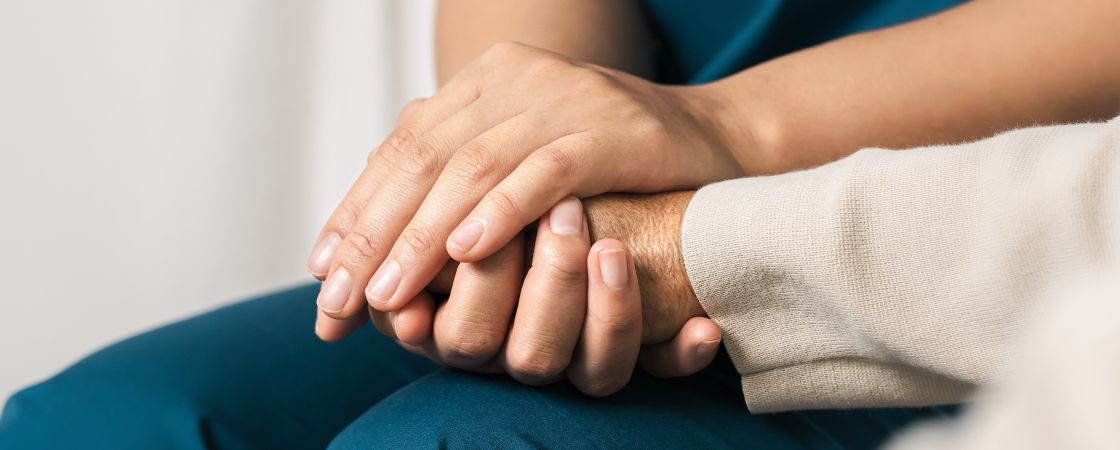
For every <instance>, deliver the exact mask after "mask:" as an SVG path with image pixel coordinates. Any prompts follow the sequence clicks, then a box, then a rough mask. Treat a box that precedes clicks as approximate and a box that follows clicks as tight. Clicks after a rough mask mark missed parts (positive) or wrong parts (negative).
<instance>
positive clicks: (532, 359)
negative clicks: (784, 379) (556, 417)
mask: <svg viewBox="0 0 1120 450" xmlns="http://www.w3.org/2000/svg"><path fill="white" fill-rule="evenodd" d="M691 195H692V193H691V192H683V193H671V194H662V195H652V196H604V197H602V198H597V199H593V200H591V201H589V202H588V205H587V211H586V218H587V220H585V218H584V211H583V210H582V208H581V204H580V202H579V201H578V200H576V199H574V198H571V197H569V198H568V199H566V200H564V201H562V202H561V203H560V204H558V205H557V206H556V207H554V208H553V209H552V210H551V211H550V213H549V214H548V215H546V216H545V217H542V219H541V220H540V222H539V223H538V224H537V226H536V232H535V233H534V238H533V240H534V242H533V244H532V246H531V247H526V246H524V245H523V244H522V243H521V242H520V240H521V238H520V237H519V238H518V239H517V240H515V242H514V243H511V245H509V246H507V247H506V248H504V249H502V250H501V251H499V252H498V253H497V254H495V255H494V256H492V257H490V258H487V259H486V260H484V261H482V262H479V263H464V264H459V265H458V266H457V270H454V271H445V272H444V273H443V274H442V275H441V277H440V278H444V277H447V276H451V277H454V281H453V282H450V281H448V280H446V279H437V282H436V283H433V286H432V287H431V289H430V290H431V291H436V292H438V291H440V290H441V289H442V288H443V287H446V286H450V287H451V292H450V295H449V296H448V297H447V299H446V301H443V302H439V301H434V300H433V297H432V295H430V294H429V293H428V292H425V293H422V294H421V295H420V296H418V297H417V298H415V299H413V300H412V301H410V302H409V303H408V306H406V307H405V308H404V309H402V310H401V311H400V312H394V313H389V314H388V315H387V316H385V317H387V320H384V318H382V317H381V316H380V315H379V313H377V312H376V311H374V313H373V314H372V315H371V316H372V317H373V319H374V323H375V324H376V325H377V327H378V329H379V330H381V331H382V333H384V334H386V335H389V336H392V337H396V338H397V339H399V340H400V342H401V343H402V345H403V346H404V347H405V348H408V349H409V350H411V351H413V352H416V353H418V354H421V355H424V356H426V357H428V358H430V359H432V360H433V361H436V362H438V363H440V364H443V365H445V366H448V367H455V368H460V369H465V370H473V371H480V372H487V373H499V372H500V373H507V374H509V375H511V376H513V377H514V378H515V379H517V380H519V381H521V382H524V383H527V384H533V385H539V384H547V383H551V382H554V381H558V380H560V379H564V378H566V379H568V380H569V381H571V382H572V384H573V385H574V386H575V387H576V388H578V389H580V390H581V391H583V392H585V393H587V394H589V395H593V396H602V395H608V394H611V393H613V392H615V391H617V390H618V389H621V388H622V387H623V386H625V384H626V382H627V381H628V380H629V378H630V375H631V373H632V371H633V369H634V367H635V362H636V361H640V365H641V366H642V367H643V368H644V369H645V370H647V371H648V372H650V373H652V374H654V375H657V376H662V377H674V376H685V375H689V374H692V373H695V372H696V371H699V370H701V369H703V368H704V367H706V366H707V365H708V363H710V362H711V360H712V358H713V357H714V356H715V353H716V350H717V348H718V345H719V342H720V336H721V333H720V330H719V328H718V326H716V325H715V323H714V322H712V321H711V320H710V319H707V318H705V317H703V314H704V313H703V310H702V309H700V307H699V304H698V302H697V301H696V298H695V296H694V295H693V294H692V291H691V287H690V286H689V285H688V281H687V279H686V277H684V276H683V266H682V263H681V257H680V253H679V234H680V229H679V227H680V218H681V217H682V216H683V212H684V209H685V207H686V206H687V202H688V200H689V199H690V198H691ZM565 213H566V214H567V215H568V217H569V219H568V220H563V219H562V218H561V219H559V220H558V219H557V217H558V216H559V215H563V214H565ZM652 213H656V214H659V215H660V217H662V220H657V221H654V222H647V221H644V220H642V219H648V218H649V217H651V216H650V215H649V214H652ZM565 223H566V224H570V225H568V226H559V227H558V226H557V224H565ZM557 228H559V229H560V230H559V231H558V230H557ZM564 230H567V232H565V231H564ZM590 230H595V232H596V233H599V234H600V235H601V236H612V237H613V238H602V239H598V241H597V242H596V243H595V245H593V246H591V247H590V248H589V247H588V243H589V242H590V239H589V238H590V235H591V232H590ZM527 248H531V250H532V252H531V255H525V253H524V252H523V249H527ZM630 248H632V249H635V250H634V251H629V250H628V249H630ZM526 256H528V259H529V261H530V267H529V268H528V270H527V272H525V271H524V269H523V267H522V266H523V262H524V261H525V260H526ZM604 267H606V268H607V269H606V270H604ZM451 272H454V273H453V274H452V273H451ZM607 273H614V274H615V275H616V276H615V277H614V280H615V281H614V282H613V283H608V282H607V281H606V280H610V279H611V277H609V276H607ZM621 273H625V274H626V275H625V276H622V280H623V281H621V282H619V281H618V276H617V275H618V274H621ZM639 286H640V287H639ZM519 290H520V292H518V291H519ZM433 309H434V325H430V324H431V322H428V321H427V320H426V318H428V317H430V316H431V315H432V314H433ZM428 326H432V330H431V332H430V333H417V332H416V331H417V330H418V328H424V327H428ZM428 336H430V337H428ZM639 353H640V356H639Z"/></svg>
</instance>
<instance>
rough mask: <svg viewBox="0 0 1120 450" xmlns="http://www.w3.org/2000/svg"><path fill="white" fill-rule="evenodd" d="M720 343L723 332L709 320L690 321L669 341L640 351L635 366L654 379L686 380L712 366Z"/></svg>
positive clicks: (696, 318)
mask: <svg viewBox="0 0 1120 450" xmlns="http://www.w3.org/2000/svg"><path fill="white" fill-rule="evenodd" d="M722 340H723V332H722V331H721V330H720V328H719V325H716V323H715V322H714V321H713V320H712V319H709V318H707V317H693V318H691V319H689V320H688V321H687V322H685V324H684V326H682V327H681V329H680V331H679V332H677V335H676V336H674V337H673V339H672V340H669V341H667V342H662V343H658V344H650V345H646V346H644V347H642V351H641V353H640V354H639V356H638V365H640V366H641V367H642V369H644V370H645V371H646V372H649V373H650V374H651V375H653V376H655V377H660V378H673V377H685V376H689V375H692V374H694V373H696V372H699V371H701V370H703V369H704V368H706V367H708V364H711V363H712V360H713V359H715V357H716V353H717V351H718V350H719V344H720V342H722Z"/></svg>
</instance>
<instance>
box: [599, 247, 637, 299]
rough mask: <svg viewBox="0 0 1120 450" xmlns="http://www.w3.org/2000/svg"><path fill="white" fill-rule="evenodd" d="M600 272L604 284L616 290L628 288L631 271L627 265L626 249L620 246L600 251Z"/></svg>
mask: <svg viewBox="0 0 1120 450" xmlns="http://www.w3.org/2000/svg"><path fill="white" fill-rule="evenodd" d="M599 274H600V275H601V276H602V277H603V284H606V285H607V287H609V288H611V289H614V290H616V291H621V290H624V289H626V283H627V282H628V281H629V279H630V271H629V270H628V269H627V267H626V251H625V250H622V249H620V248H614V249H609V250H603V251H601V252H599Z"/></svg>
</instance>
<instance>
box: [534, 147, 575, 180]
mask: <svg viewBox="0 0 1120 450" xmlns="http://www.w3.org/2000/svg"><path fill="white" fill-rule="evenodd" d="M535 156H536V158H535V161H536V162H535V164H536V166H537V168H538V169H539V170H540V171H541V173H542V175H543V176H546V177H551V178H558V179H565V178H568V177H571V176H572V175H573V174H575V171H576V160H575V159H576V158H575V156H574V155H573V154H572V153H571V152H570V151H567V150H561V149H559V148H555V147H545V148H542V149H540V150H539V151H537V152H536V153H535Z"/></svg>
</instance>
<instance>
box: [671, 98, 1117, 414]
mask: <svg viewBox="0 0 1120 450" xmlns="http://www.w3.org/2000/svg"><path fill="white" fill-rule="evenodd" d="M1118 209H1120V118H1117V119H1113V120H1112V121H1111V122H1108V123H1106V124H1078V125H1063V126H1051V127H1039V128H1029V129H1022V130H1016V131H1011V132H1008V133H1004V134H1001V135H998V136H995V137H992V138H989V139H985V140H982V141H978V142H973V143H968V144H962V145H956V146H936V147H928V148H920V149H911V150H905V151H890V150H881V149H865V150H861V151H859V152H857V153H855V154H854V155H852V156H850V157H848V158H845V159H843V160H840V161H837V162H834V163H831V164H828V165H825V166H822V167H818V168H815V169H810V170H805V171H801V172H795V173H789V174H784V175H777V176H772V177H759V178H744V179H738V180H731V181H725V182H722V183H717V184H714V185H710V186H707V187H705V188H703V189H701V190H700V191H699V192H697V194H696V196H695V197H693V200H692V202H691V204H690V205H689V207H688V210H687V212H686V215H685V221H684V226H683V237H682V250H683V253H684V260H685V265H686V267H687V271H688V276H689V279H690V281H691V282H692V284H693V287H694V289H695V291H696V294H697V297H699V299H700V301H701V303H702V304H703V306H704V310H705V311H707V312H708V314H709V315H710V316H711V317H712V318H713V319H714V320H715V321H716V322H717V323H718V324H719V325H720V326H721V327H722V328H723V330H724V333H725V334H724V342H725V343H726V345H727V349H728V352H729V353H730V354H731V357H732V359H733V360H734V362H735V365H736V367H737V368H738V370H739V372H740V373H741V374H742V375H743V393H744V395H745V397H746V402H747V405H748V406H749V407H750V408H751V410H752V411H755V412H766V411H779V410H789V409H805V408H844V407H858V406H913V405H929V404H938V403H948V402H959V401H963V400H965V399H966V398H967V397H968V396H969V395H970V394H971V393H972V391H973V390H974V388H975V387H977V386H981V385H985V384H988V383H990V382H991V381H993V380H994V379H996V378H997V377H999V376H1000V375H1001V374H1002V373H1004V371H1005V370H1006V366H1007V364H1008V362H1009V361H1010V360H1011V359H1012V356H1013V354H1014V353H1015V350H1016V347H1015V345H1014V344H1015V343H1016V342H1017V340H1018V339H1019V338H1020V336H1021V335H1022V328H1023V326H1024V324H1025V323H1026V320H1027V318H1028V317H1029V316H1030V315H1031V314H1033V312H1034V310H1035V307H1036V305H1037V304H1038V303H1039V302H1040V301H1041V299H1042V298H1043V297H1044V296H1045V294H1046V293H1047V292H1048V291H1049V290H1051V289H1053V288H1055V286H1058V285H1061V284H1064V283H1069V282H1070V281H1071V280H1075V279H1077V278H1078V277H1080V276H1083V275H1085V274H1091V273H1096V272H1098V271H1100V270H1102V269H1103V268H1105V267H1107V266H1108V264H1111V263H1112V262H1114V261H1117V260H1118V259H1120V258H1118V257H1120V222H1118V221H1117V217H1120V216H1118V215H1117V210H1118Z"/></svg>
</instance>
